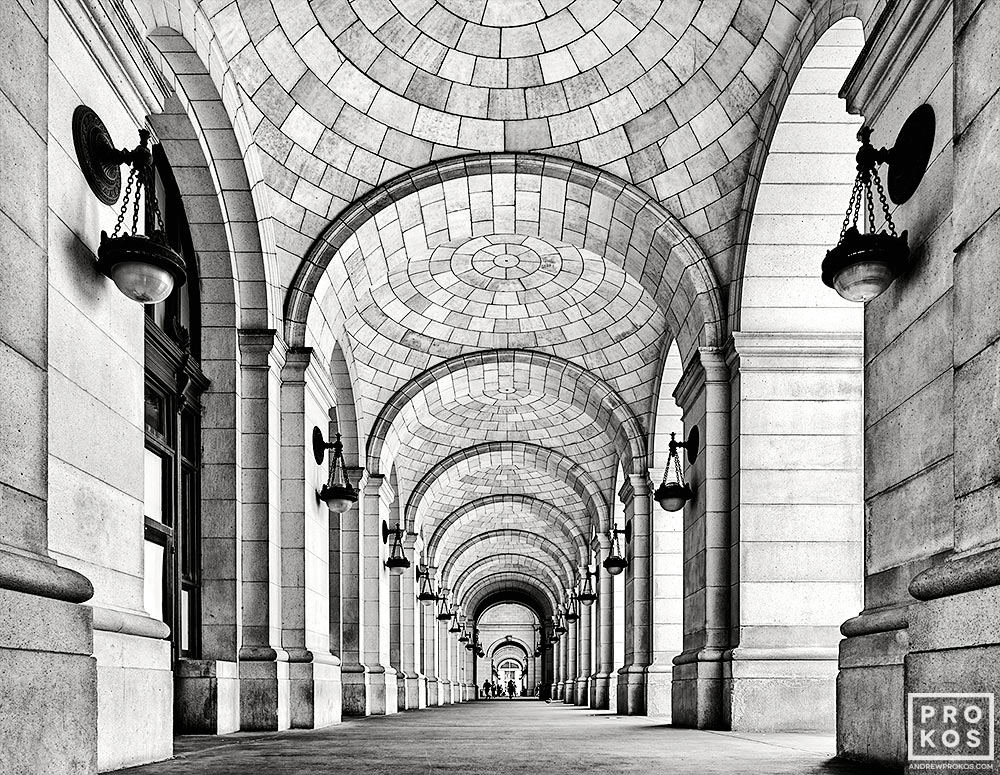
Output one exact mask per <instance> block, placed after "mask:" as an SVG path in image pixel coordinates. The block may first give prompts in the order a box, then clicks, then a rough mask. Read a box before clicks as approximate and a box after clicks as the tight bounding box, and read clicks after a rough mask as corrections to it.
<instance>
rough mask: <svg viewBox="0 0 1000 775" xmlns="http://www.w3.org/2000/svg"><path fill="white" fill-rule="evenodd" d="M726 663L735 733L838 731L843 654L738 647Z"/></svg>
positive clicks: (725, 690)
mask: <svg viewBox="0 0 1000 775" xmlns="http://www.w3.org/2000/svg"><path fill="white" fill-rule="evenodd" d="M724 660H725V661H724V662H723V663H722V701H723V714H724V715H723V719H724V722H725V723H726V726H727V727H728V728H729V729H731V730H733V731H734V732H790V731H817V732H819V731H829V732H832V731H834V729H835V728H836V711H835V709H836V705H837V694H836V681H837V653H836V650H834V649H829V648H794V649H793V648H773V649H763V648H753V649H742V648H737V649H733V650H731V651H727V652H726V655H725V657H724Z"/></svg>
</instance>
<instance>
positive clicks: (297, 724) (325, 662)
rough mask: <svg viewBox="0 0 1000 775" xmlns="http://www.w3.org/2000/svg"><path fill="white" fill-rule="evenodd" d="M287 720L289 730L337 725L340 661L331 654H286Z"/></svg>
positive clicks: (340, 712) (303, 652)
mask: <svg viewBox="0 0 1000 775" xmlns="http://www.w3.org/2000/svg"><path fill="white" fill-rule="evenodd" d="M289 657H290V661H289V664H288V676H289V706H290V707H289V717H290V719H291V728H292V729H319V728H321V727H328V726H330V725H331V724H339V723H340V721H341V717H342V715H343V697H342V695H343V685H342V683H341V675H340V660H339V659H337V658H336V657H335V656H333V655H332V654H313V653H311V652H309V651H305V650H303V651H301V652H298V653H294V654H291V653H290V655H289Z"/></svg>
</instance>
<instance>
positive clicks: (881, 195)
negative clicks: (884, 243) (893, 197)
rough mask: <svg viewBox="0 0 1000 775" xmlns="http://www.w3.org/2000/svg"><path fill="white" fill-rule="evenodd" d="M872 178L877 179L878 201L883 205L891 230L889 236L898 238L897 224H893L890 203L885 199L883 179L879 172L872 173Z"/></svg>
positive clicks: (886, 221)
mask: <svg viewBox="0 0 1000 775" xmlns="http://www.w3.org/2000/svg"><path fill="white" fill-rule="evenodd" d="M872 176H873V177H874V178H875V189H876V191H878V200H879V202H880V203H881V204H882V214H883V215H884V216H885V225H886V228H887V229H888V230H889V234H891V235H892V236H893V237H895V236H896V224H894V223H893V222H892V216H891V215H889V202H888V201H886V198H885V190H884V189H883V188H882V178H881V176H880V175H879V174H878V170H875V171H873V172H872Z"/></svg>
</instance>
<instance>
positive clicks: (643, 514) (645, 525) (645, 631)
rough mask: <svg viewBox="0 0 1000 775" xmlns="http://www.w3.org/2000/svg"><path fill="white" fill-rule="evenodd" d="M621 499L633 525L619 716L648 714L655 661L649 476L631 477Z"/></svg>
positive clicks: (626, 595)
mask: <svg viewBox="0 0 1000 775" xmlns="http://www.w3.org/2000/svg"><path fill="white" fill-rule="evenodd" d="M619 496H620V497H621V499H622V502H623V503H624V504H625V520H626V523H630V524H631V525H632V540H631V541H630V542H629V549H628V555H629V564H628V568H626V570H625V572H626V574H627V576H626V581H625V665H624V666H623V667H622V669H621V670H619V671H618V687H617V690H618V712H619V713H620V714H622V715H628V716H641V715H645V713H646V668H648V667H649V664H650V662H651V661H652V627H653V610H652V600H653V562H652V559H653V558H652V522H651V504H652V497H651V493H650V487H649V477H648V475H647V474H645V473H643V474H630V475H629V476H628V478H627V479H626V481H625V483H624V484H623V485H622V489H621V492H620V493H619Z"/></svg>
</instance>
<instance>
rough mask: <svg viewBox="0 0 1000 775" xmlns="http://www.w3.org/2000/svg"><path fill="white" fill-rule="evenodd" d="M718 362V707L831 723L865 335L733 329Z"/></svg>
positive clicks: (739, 718)
mask: <svg viewBox="0 0 1000 775" xmlns="http://www.w3.org/2000/svg"><path fill="white" fill-rule="evenodd" d="M728 362H729V367H730V373H731V375H732V399H733V407H734V408H733V414H732V417H731V433H732V438H733V442H734V443H733V449H734V450H735V454H734V455H733V458H732V479H731V481H732V489H733V504H734V507H733V517H732V520H731V533H730V544H731V547H732V549H731V554H730V557H731V562H732V566H731V578H730V582H731V585H732V586H731V590H732V591H731V595H732V598H731V604H730V611H731V621H730V636H729V641H730V645H731V648H730V649H729V650H727V651H726V653H725V655H724V657H723V659H724V661H723V697H722V699H723V719H724V722H725V723H726V724H727V725H728V726H729V727H730V728H731V729H733V730H743V731H769V730H781V729H795V730H799V729H829V730H833V729H834V726H835V720H836V719H835V707H836V696H835V693H836V678H837V654H838V644H839V642H840V640H841V634H840V625H841V623H842V622H843V621H844V620H846V619H848V618H850V617H852V616H854V614H856V613H857V611H858V610H859V609H860V608H861V606H862V601H861V578H862V573H863V571H862V567H861V565H862V555H863V548H862V520H863V506H862V487H863V472H862V458H863V450H862V437H861V432H862V417H861V404H862V341H861V335H860V334H850V333H844V334H829V333H816V334H813V333H788V334H778V333H740V332H737V333H735V334H734V335H733V343H732V348H731V351H730V353H729V357H728Z"/></svg>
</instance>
